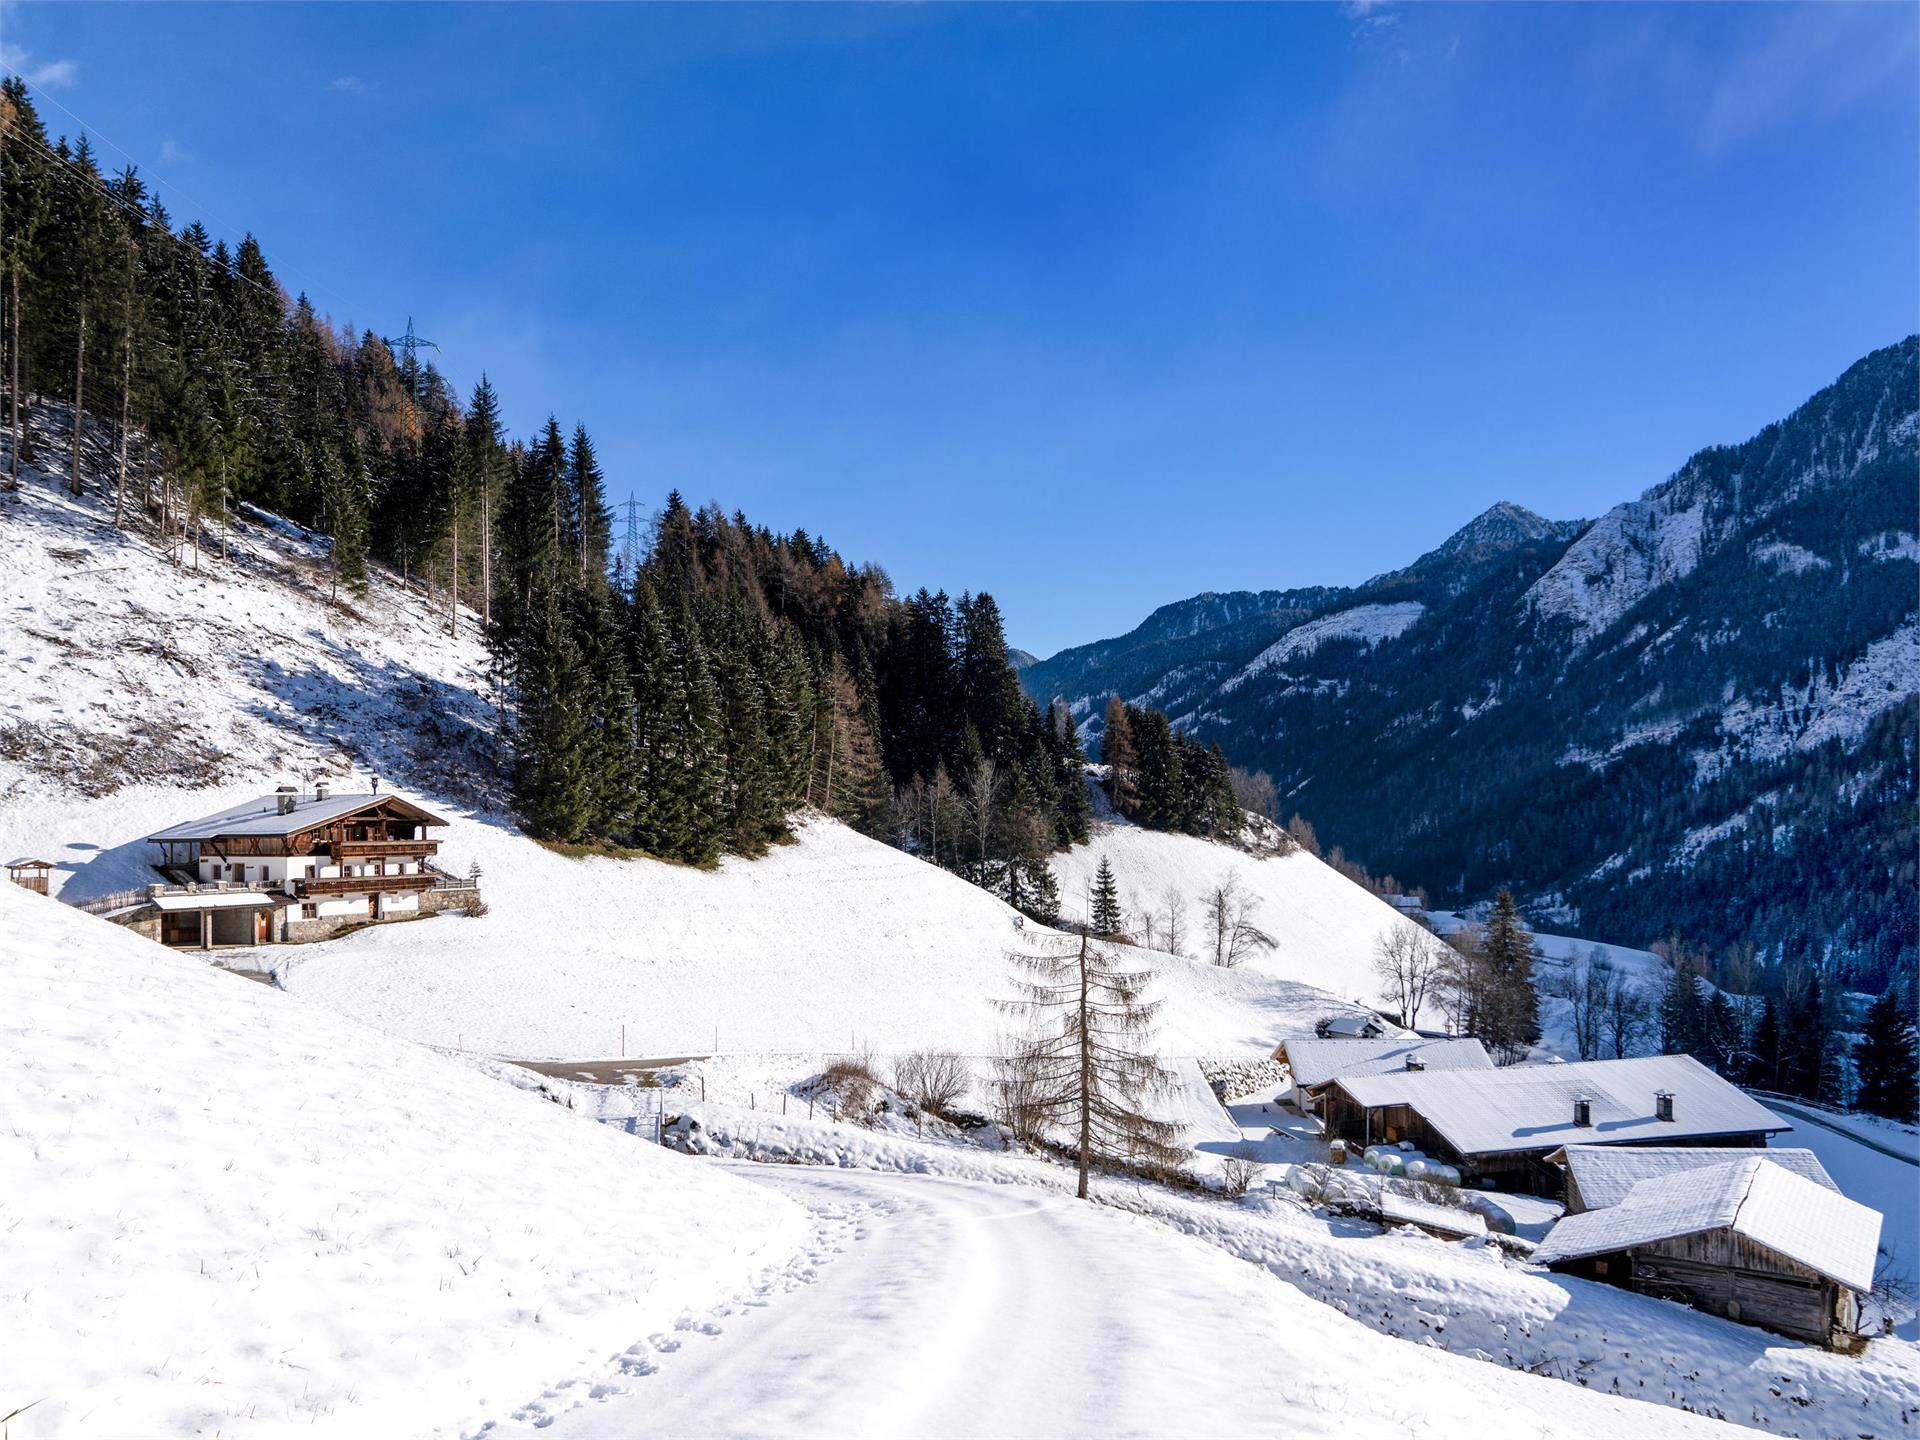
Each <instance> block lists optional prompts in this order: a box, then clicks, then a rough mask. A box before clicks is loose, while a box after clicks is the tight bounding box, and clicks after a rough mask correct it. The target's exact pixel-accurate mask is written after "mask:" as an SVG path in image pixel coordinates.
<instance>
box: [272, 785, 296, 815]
mask: <svg viewBox="0 0 1920 1440" xmlns="http://www.w3.org/2000/svg"><path fill="white" fill-rule="evenodd" d="M273 798H274V801H275V804H276V808H277V809H278V810H279V812H280V813H281V814H282V815H291V814H293V807H294V804H295V802H296V801H298V800H299V798H300V792H299V791H298V790H296V789H294V788H293V786H291V785H282V786H281V787H280V788H279V789H278V790H275V791H274V792H273Z"/></svg>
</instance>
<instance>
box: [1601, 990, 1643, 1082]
mask: <svg viewBox="0 0 1920 1440" xmlns="http://www.w3.org/2000/svg"><path fill="white" fill-rule="evenodd" d="M1604 1022H1605V1023H1604V1026H1603V1031H1604V1034H1605V1035H1606V1039H1607V1043H1608V1045H1609V1046H1610V1047H1611V1049H1612V1050H1613V1058H1614V1059H1616V1060H1621V1059H1625V1058H1626V1056H1627V1053H1628V1052H1629V1051H1631V1050H1632V1049H1633V1047H1634V1045H1635V1043H1636V1042H1637V1041H1638V1040H1639V1039H1640V1037H1641V1036H1642V1035H1644V1034H1645V1033H1646V1029H1647V1026H1648V1025H1650V1024H1652V1023H1653V1002H1652V1001H1651V1000H1649V999H1648V998H1647V997H1646V995H1645V994H1644V993H1643V992H1642V991H1641V990H1640V989H1639V988H1638V987H1637V986H1635V985H1633V984H1632V983H1631V982H1630V981H1628V979H1627V977H1626V976H1624V975H1622V974H1620V972H1619V971H1617V970H1616V971H1615V972H1614V973H1613V975H1612V977H1611V979H1610V980H1609V981H1608V983H1607V997H1606V1008H1605V1014H1604Z"/></svg>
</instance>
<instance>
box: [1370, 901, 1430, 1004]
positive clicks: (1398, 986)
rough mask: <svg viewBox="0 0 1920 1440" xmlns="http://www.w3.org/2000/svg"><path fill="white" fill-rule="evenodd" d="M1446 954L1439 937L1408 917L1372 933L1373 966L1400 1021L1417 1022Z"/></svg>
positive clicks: (1382, 989) (1383, 990)
mask: <svg viewBox="0 0 1920 1440" xmlns="http://www.w3.org/2000/svg"><path fill="white" fill-rule="evenodd" d="M1446 955H1447V950H1446V947H1445V946H1444V945H1442V944H1441V943H1440V941H1439V940H1437V939H1435V938H1434V937H1433V936H1432V935H1430V934H1428V933H1427V932H1426V931H1425V930H1422V929H1421V928H1420V927H1419V926H1418V925H1415V924H1413V923H1412V922H1411V921H1408V922H1404V923H1401V924H1397V925H1395V926H1394V927H1393V928H1392V929H1390V930H1387V931H1384V932H1383V933H1382V934H1380V935H1379V936H1377V937H1375V939H1374V942H1373V970H1374V973H1375V974H1376V975H1378V976H1379V977H1380V989H1381V991H1382V993H1383V994H1385V996H1386V998H1387V1002H1388V1003H1389V1004H1390V1005H1395V1006H1398V1007H1399V1009H1398V1013H1399V1016H1400V1020H1401V1022H1402V1023H1403V1024H1406V1025H1415V1024H1418V1023H1419V1016H1420V1008H1421V1007H1422V1006H1423V1005H1425V1004H1426V1003H1427V994H1428V992H1429V991H1430V990H1432V988H1433V987H1434V985H1435V983H1436V982H1437V981H1438V979H1439V976H1440V970H1441V966H1442V965H1443V963H1444V962H1445V960H1446Z"/></svg>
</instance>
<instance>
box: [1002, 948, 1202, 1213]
mask: <svg viewBox="0 0 1920 1440" xmlns="http://www.w3.org/2000/svg"><path fill="white" fill-rule="evenodd" d="M1011 958H1012V961H1013V964H1014V966H1015V969H1016V971H1017V977H1018V978H1017V979H1016V981H1015V988H1016V991H1017V997H1016V998H1015V999H1012V1000H1008V1001H1003V1002H1001V1008H1002V1010H1003V1011H1004V1012H1005V1013H1006V1014H1008V1015H1010V1016H1012V1017H1014V1018H1015V1019H1016V1020H1017V1021H1019V1022H1020V1025H1019V1028H1018V1029H1017V1030H1016V1031H1015V1032H1014V1033H1013V1034H1012V1035H1010V1036H1009V1037H1007V1038H1006V1040H1005V1041H1004V1042H1003V1045H1002V1048H1001V1056H1000V1077H999V1078H1000V1085H1001V1091H1002V1095H1003V1096H1004V1097H1006V1102H1007V1103H1006V1109H1007V1111H1008V1113H1009V1117H1010V1121H1011V1123H1013V1125H1014V1128H1015V1129H1016V1131H1017V1133H1019V1134H1020V1135H1021V1137H1022V1138H1023V1139H1026V1140H1029V1141H1032V1142H1050V1143H1058V1144H1063V1145H1065V1146H1066V1147H1067V1148H1068V1149H1069V1150H1070V1151H1071V1152H1072V1153H1073V1155H1074V1157H1075V1161H1076V1164H1077V1166H1078V1170H1079V1185H1078V1191H1077V1193H1078V1195H1079V1197H1080V1198H1081V1199H1083V1200H1084V1199H1086V1198H1087V1182H1088V1177H1089V1174H1090V1173H1091V1171H1092V1168H1093V1167H1094V1166H1095V1165H1104V1166H1114V1167H1124V1168H1131V1169H1136V1170H1147V1171H1150V1172H1156V1173H1164V1172H1166V1171H1170V1170H1175V1169H1178V1168H1179V1167H1180V1166H1181V1165H1182V1163H1183V1162H1184V1161H1185V1159H1186V1152H1185V1151H1184V1150H1183V1149H1182V1148H1181V1146H1180V1143H1179V1142H1180V1127H1179V1126H1178V1125H1175V1124H1173V1123H1172V1122H1170V1121H1167V1120H1162V1119H1157V1118H1155V1117H1153V1116H1151V1115H1149V1114H1148V1113H1147V1107H1148V1105H1149V1104H1150V1103H1151V1102H1152V1100H1153V1099H1154V1097H1155V1096H1157V1095H1160V1094H1163V1093H1164V1092H1165V1091H1166V1090H1167V1089H1168V1087H1169V1086H1170V1085H1171V1084H1172V1080H1173V1077H1172V1074H1171V1072H1169V1071H1168V1070H1167V1069H1166V1067H1165V1066H1163V1065H1162V1064H1161V1063H1160V1061H1159V1059H1158V1058H1157V1057H1156V1055H1155V1054H1154V1051H1153V1037H1154V1020H1155V1016H1156V1014H1157V1013H1158V1011H1159V1008H1160V1007H1159V1002H1158V1001H1156V1000H1149V999H1148V998H1147V992H1148V987H1149V986H1150V985H1151V983H1152V980H1153V975H1152V973H1151V972H1150V971H1146V970H1136V969H1131V968H1129V967H1127V966H1125V965H1124V964H1122V963H1121V961H1120V960H1119V959H1118V958H1117V957H1116V956H1115V954H1114V953H1113V952H1112V951H1111V950H1108V949H1107V948H1105V947H1104V946H1101V945H1098V944H1096V943H1094V941H1093V940H1092V939H1091V938H1090V937H1088V936H1086V935H1081V936H1079V937H1078V940H1077V943H1076V942H1069V941H1066V940H1064V939H1062V940H1059V941H1054V942H1052V943H1050V944H1048V945H1047V946H1046V948H1043V949H1039V950H1033V951H1018V952H1015V953H1014V954H1013V956H1012V957H1011Z"/></svg>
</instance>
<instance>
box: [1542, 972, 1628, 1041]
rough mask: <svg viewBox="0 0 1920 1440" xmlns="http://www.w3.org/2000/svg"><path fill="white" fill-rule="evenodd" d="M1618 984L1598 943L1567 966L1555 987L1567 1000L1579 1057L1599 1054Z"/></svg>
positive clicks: (1617, 979) (1618, 979) (1617, 977)
mask: <svg viewBox="0 0 1920 1440" xmlns="http://www.w3.org/2000/svg"><path fill="white" fill-rule="evenodd" d="M1619 983H1621V981H1620V977H1619V976H1618V975H1617V974H1615V972H1614V968H1613V964H1612V962H1611V961H1609V960H1608V959H1607V952H1606V951H1605V950H1603V949H1601V948H1600V947H1599V946H1598V945H1595V946H1594V947H1593V948H1591V949H1590V950H1588V951H1587V953H1586V954H1585V955H1584V956H1582V957H1581V958H1580V959H1578V960H1576V961H1574V962H1573V964H1572V965H1570V966H1568V967H1567V973H1566V975H1565V976H1564V977H1562V978H1561V980H1560V983H1559V985H1558V986H1557V987H1556V988H1557V989H1558V991H1559V993H1560V996H1561V998H1562V999H1564V1000H1565V1001H1566V1002H1567V1007H1568V1010H1569V1011H1570V1015H1571V1025H1572V1030H1573V1046H1574V1049H1576V1050H1578V1051H1579V1052H1580V1058H1581V1059H1582V1060H1596V1059H1598V1058H1599V1057H1600V1053H1601V1042H1602V1040H1603V1039H1604V1038H1605V1035H1604V1032H1605V1029H1606V1017H1607V1006H1608V1002H1609V998H1610V997H1611V995H1612V994H1613V989H1614V986H1615V985H1616V984H1619Z"/></svg>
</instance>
